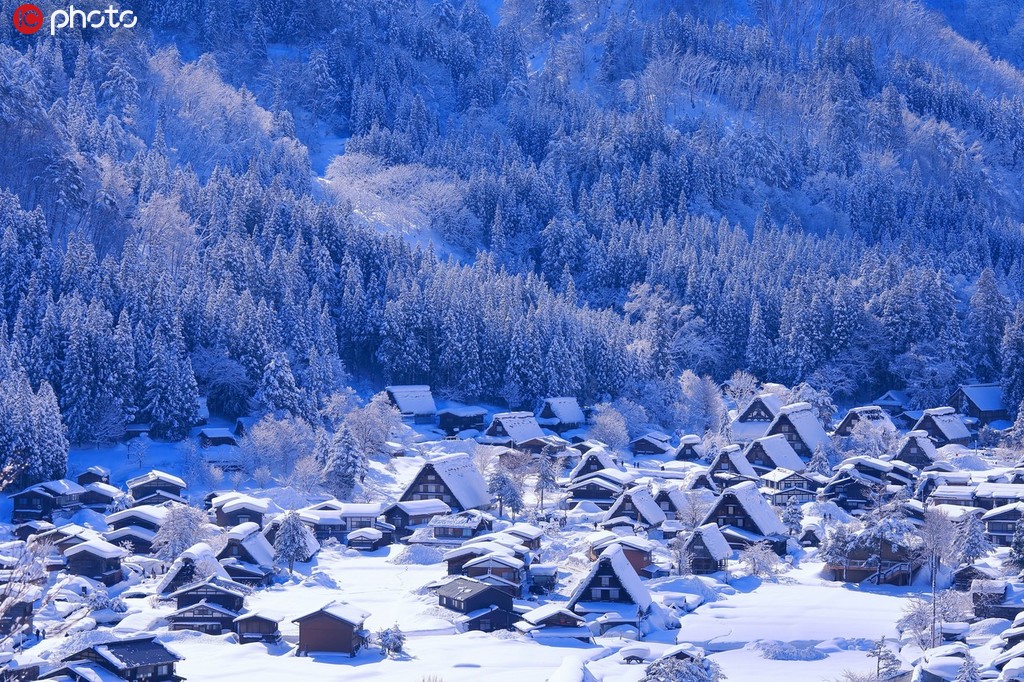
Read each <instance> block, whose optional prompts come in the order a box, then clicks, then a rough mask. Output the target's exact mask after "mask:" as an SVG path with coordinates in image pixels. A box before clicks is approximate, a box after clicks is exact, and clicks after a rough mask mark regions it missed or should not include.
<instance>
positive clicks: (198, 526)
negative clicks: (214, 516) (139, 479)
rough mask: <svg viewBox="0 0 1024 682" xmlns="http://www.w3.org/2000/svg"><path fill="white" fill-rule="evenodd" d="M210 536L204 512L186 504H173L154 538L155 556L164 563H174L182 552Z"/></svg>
mask: <svg viewBox="0 0 1024 682" xmlns="http://www.w3.org/2000/svg"><path fill="white" fill-rule="evenodd" d="M208 536H209V533H208V530H207V521H206V514H205V513H203V510H201V509H197V508H195V507H189V506H188V505H184V504H172V505H171V506H170V507H169V508H168V510H167V515H166V516H165V517H164V523H163V525H162V526H160V530H158V531H157V532H156V536H155V537H154V538H153V555H154V556H155V557H156V558H157V559H160V560H162V561H173V560H174V559H177V558H178V557H179V556H180V555H181V553H182V552H184V551H185V550H186V549H188V548H189V547H191V546H192V545H194V544H196V543H197V542H202V541H203V540H205V539H206V538H207V537H208Z"/></svg>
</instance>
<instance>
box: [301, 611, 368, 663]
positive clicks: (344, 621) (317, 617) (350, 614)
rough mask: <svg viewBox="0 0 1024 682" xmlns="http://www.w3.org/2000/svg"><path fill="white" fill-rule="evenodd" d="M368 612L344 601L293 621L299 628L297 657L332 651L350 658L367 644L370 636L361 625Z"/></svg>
mask: <svg viewBox="0 0 1024 682" xmlns="http://www.w3.org/2000/svg"><path fill="white" fill-rule="evenodd" d="M369 617H370V614H369V612H367V611H364V610H363V609H360V608H358V607H355V606H352V605H351V604H347V603H345V602H343V601H333V602H331V603H329V604H327V605H326V606H323V607H321V608H320V609H318V610H316V611H314V612H312V613H307V614H306V615H304V616H300V617H298V618H296V619H295V620H293V621H292V622H293V623H298V625H299V654H300V655H305V654H308V653H309V652H311V651H331V652H338V653H343V654H348V655H349V656H355V655H356V653H358V651H359V650H360V649H361V648H362V647H363V645H364V644H366V639H367V637H368V636H369V633H367V631H366V630H365V629H364V627H363V624H364V623H365V622H366V619H367V618H369Z"/></svg>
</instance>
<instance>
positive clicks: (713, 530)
mask: <svg viewBox="0 0 1024 682" xmlns="http://www.w3.org/2000/svg"><path fill="white" fill-rule="evenodd" d="M683 547H684V548H685V551H687V552H689V553H690V570H691V571H693V572H694V574H696V575H707V574H708V573H715V572H717V571H724V570H725V569H726V568H727V567H728V564H729V559H730V558H731V557H732V547H730V546H729V542H728V541H727V540H726V539H725V536H724V535H722V531H721V530H719V528H718V526H717V525H715V524H714V523H706V524H704V525H703V526H699V527H697V528H694V530H693V533H692V534H691V535H690V537H689V538H687V540H686V542H685V544H684V545H683Z"/></svg>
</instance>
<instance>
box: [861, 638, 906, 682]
mask: <svg viewBox="0 0 1024 682" xmlns="http://www.w3.org/2000/svg"><path fill="white" fill-rule="evenodd" d="M868 657H869V658H873V659H875V679H876V680H888V679H892V678H893V677H896V676H897V675H898V674H899V673H900V668H901V667H902V662H901V661H900V658H899V656H897V655H896V654H894V653H893V651H892V649H890V648H889V645H888V644H886V643H885V637H879V638H878V641H877V642H875V645H874V646H873V647H872V648H871V650H870V651H868Z"/></svg>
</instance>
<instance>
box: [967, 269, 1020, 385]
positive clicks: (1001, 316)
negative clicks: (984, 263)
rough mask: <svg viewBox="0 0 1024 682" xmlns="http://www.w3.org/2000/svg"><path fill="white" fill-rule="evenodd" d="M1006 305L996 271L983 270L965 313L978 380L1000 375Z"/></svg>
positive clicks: (1007, 307) (1007, 305)
mask: <svg viewBox="0 0 1024 682" xmlns="http://www.w3.org/2000/svg"><path fill="white" fill-rule="evenodd" d="M1009 306H1010V304H1009V301H1007V300H1006V297H1005V296H1003V295H1002V293H1000V291H999V286H998V284H997V283H996V275H995V272H993V271H992V269H991V268H985V269H984V270H982V271H981V274H980V275H979V276H978V281H977V282H976V283H975V286H974V294H973V295H972V296H971V302H970V305H969V306H968V313H967V338H968V339H970V348H971V356H972V357H973V358H974V369H975V371H976V372H977V376H978V377H979V378H981V379H993V378H996V377H997V376H998V375H999V350H1000V346H1001V342H1002V338H1003V331H1004V326H1005V324H1006V318H1007V310H1008V309H1009Z"/></svg>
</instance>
